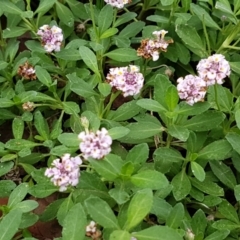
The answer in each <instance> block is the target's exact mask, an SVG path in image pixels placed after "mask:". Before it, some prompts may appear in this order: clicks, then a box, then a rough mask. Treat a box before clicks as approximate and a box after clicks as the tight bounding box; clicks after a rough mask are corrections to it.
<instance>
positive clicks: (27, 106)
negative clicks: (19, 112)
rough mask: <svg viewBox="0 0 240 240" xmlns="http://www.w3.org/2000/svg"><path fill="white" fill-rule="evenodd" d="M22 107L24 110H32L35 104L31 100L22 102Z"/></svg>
mask: <svg viewBox="0 0 240 240" xmlns="http://www.w3.org/2000/svg"><path fill="white" fill-rule="evenodd" d="M22 108H23V110H24V111H28V112H32V111H33V110H34V108H35V105H34V103H33V102H25V103H23V105H22Z"/></svg>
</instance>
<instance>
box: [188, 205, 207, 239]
mask: <svg viewBox="0 0 240 240" xmlns="http://www.w3.org/2000/svg"><path fill="white" fill-rule="evenodd" d="M191 225H192V231H193V232H194V234H196V235H197V236H199V235H200V234H201V235H202V234H204V233H205V230H206V227H207V218H206V215H205V213H204V212H203V210H202V209H198V210H197V211H196V212H195V214H194V215H193V217H192V223H191Z"/></svg>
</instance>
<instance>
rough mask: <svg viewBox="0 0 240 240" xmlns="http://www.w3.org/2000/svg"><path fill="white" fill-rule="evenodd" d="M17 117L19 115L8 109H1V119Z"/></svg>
mask: <svg viewBox="0 0 240 240" xmlns="http://www.w3.org/2000/svg"><path fill="white" fill-rule="evenodd" d="M15 117H17V115H15V114H14V113H12V112H11V111H9V110H7V109H1V110H0V119H13V118H15Z"/></svg>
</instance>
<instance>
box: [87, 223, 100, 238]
mask: <svg viewBox="0 0 240 240" xmlns="http://www.w3.org/2000/svg"><path fill="white" fill-rule="evenodd" d="M85 235H86V236H87V237H90V238H91V239H93V240H100V239H102V238H101V236H102V233H101V231H100V230H98V229H97V224H96V223H95V222H94V221H91V222H90V223H89V224H88V225H87V227H86V234H85Z"/></svg>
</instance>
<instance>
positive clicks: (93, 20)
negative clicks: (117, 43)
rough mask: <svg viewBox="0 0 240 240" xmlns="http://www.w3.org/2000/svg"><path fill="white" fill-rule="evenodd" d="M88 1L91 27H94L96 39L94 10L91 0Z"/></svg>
mask: <svg viewBox="0 0 240 240" xmlns="http://www.w3.org/2000/svg"><path fill="white" fill-rule="evenodd" d="M89 3H90V13H91V19H92V24H93V28H94V31H95V34H96V37H97V39H99V36H98V30H97V27H96V23H95V18H94V10H93V4H92V0H90V1H89Z"/></svg>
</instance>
